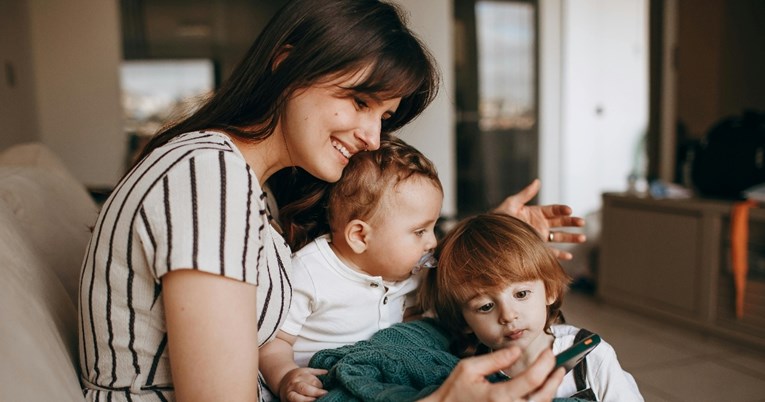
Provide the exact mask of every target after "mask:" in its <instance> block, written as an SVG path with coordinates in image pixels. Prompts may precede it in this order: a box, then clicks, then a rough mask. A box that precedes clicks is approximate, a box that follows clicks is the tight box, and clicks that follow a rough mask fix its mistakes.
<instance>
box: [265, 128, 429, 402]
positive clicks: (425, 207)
mask: <svg viewBox="0 0 765 402" xmlns="http://www.w3.org/2000/svg"><path fill="white" fill-rule="evenodd" d="M329 191H330V192H329V198H328V205H327V208H328V209H327V213H328V221H329V226H330V234H329V235H327V236H322V237H319V238H317V239H315V240H314V241H313V242H311V243H309V244H308V245H306V246H305V247H303V248H302V249H300V250H299V251H298V252H296V253H295V255H294V256H293V260H292V265H293V276H292V278H293V279H292V288H293V298H292V304H291V307H290V310H289V314H288V316H287V319H286V321H285V323H284V325H283V326H282V328H281V330H280V331H279V333H278V334H277V336H276V339H274V340H273V341H271V342H269V343H268V344H266V345H265V346H263V347H262V348H261V349H260V363H259V364H260V368H261V374H262V375H263V378H264V379H265V382H266V384H267V385H268V387H269V389H270V390H271V391H272V392H273V393H274V394H277V395H278V396H279V398H280V399H281V400H312V399H313V398H318V397H320V396H322V395H324V394H325V393H326V391H325V390H324V389H322V386H321V381H319V379H318V378H317V375H320V374H323V373H324V372H325V371H324V370H318V369H312V368H308V367H306V366H307V365H308V361H309V360H310V358H311V356H313V354H314V353H316V352H318V351H319V350H322V349H331V348H337V347H340V346H343V345H350V344H353V343H355V342H357V341H361V340H366V339H369V338H370V337H371V336H372V335H373V334H374V333H375V332H377V331H378V330H381V329H384V328H388V327H390V326H391V325H393V324H396V323H399V322H402V321H403V319H404V316H405V313H406V310H407V308H408V307H413V304H414V303H413V301H414V295H413V292H414V291H415V290H416V289H417V287H418V285H419V282H420V277H421V275H416V274H414V273H413V272H414V271H417V270H418V268H419V267H421V266H422V265H423V264H426V263H427V258H428V257H429V256H430V255H431V254H430V253H431V251H432V249H433V248H435V246H436V237H435V234H434V227H435V224H436V221H437V220H438V217H439V215H440V212H441V204H442V201H443V190H442V187H441V182H440V180H439V178H438V174H437V173H436V169H435V167H434V166H433V164H432V162H431V161H429V160H428V159H427V158H425V156H424V155H422V154H421V153H420V152H419V151H417V150H416V149H415V148H413V147H412V146H410V145H408V144H406V143H405V142H404V141H402V140H400V139H397V138H390V139H387V140H383V141H382V142H381V144H380V148H379V149H378V150H376V151H372V152H364V153H361V154H358V155H356V156H354V157H353V158H351V160H350V163H349V164H348V166H347V167H346V168H345V171H344V173H343V176H342V178H341V179H340V181H338V182H337V183H335V184H334V185H333V186H332V187H331V189H330V190H329ZM306 398H307V399H306Z"/></svg>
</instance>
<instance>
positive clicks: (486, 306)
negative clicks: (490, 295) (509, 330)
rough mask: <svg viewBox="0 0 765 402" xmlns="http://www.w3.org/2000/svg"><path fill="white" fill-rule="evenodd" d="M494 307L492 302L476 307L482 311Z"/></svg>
mask: <svg viewBox="0 0 765 402" xmlns="http://www.w3.org/2000/svg"><path fill="white" fill-rule="evenodd" d="M493 309H494V303H486V304H484V305H483V306H481V307H478V311H480V312H482V313H488V312H489V311H491V310H493Z"/></svg>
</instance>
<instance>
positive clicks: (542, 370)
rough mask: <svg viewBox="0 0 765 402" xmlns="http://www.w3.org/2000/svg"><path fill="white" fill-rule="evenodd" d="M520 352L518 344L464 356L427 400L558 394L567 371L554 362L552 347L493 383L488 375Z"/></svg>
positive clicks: (538, 399)
mask: <svg viewBox="0 0 765 402" xmlns="http://www.w3.org/2000/svg"><path fill="white" fill-rule="evenodd" d="M520 355H521V351H520V349H519V348H517V347H512V348H509V349H500V350H498V351H495V352H492V353H489V354H486V355H481V356H476V357H469V358H467V359H463V360H462V361H460V363H459V364H457V367H455V368H454V371H452V373H451V375H449V377H448V378H447V379H446V381H445V382H444V383H443V384H442V385H441V387H439V388H438V390H436V392H434V393H433V394H431V395H429V396H428V397H427V398H425V399H423V400H422V401H421V402H428V401H440V402H446V401H448V402H451V401H516V402H530V401H533V402H545V401H551V400H552V398H553V397H554V396H555V391H556V390H557V389H558V386H559V385H560V382H561V381H562V380H563V375H564V374H565V372H564V370H563V369H557V370H555V371H554V372H553V373H552V374H550V371H551V370H552V369H553V366H554V365H555V359H554V358H553V354H552V351H550V350H545V351H544V352H543V353H542V354H540V355H539V357H538V358H537V360H536V361H535V362H534V363H533V364H532V365H530V366H529V367H527V368H526V370H525V371H524V372H523V373H521V374H520V375H517V376H515V377H513V378H512V379H511V380H509V381H505V382H500V383H494V384H492V383H490V382H489V381H487V380H486V376H487V375H489V374H492V373H496V372H497V371H499V370H500V369H502V368H503V367H507V366H510V365H512V363H513V362H515V361H516V360H517V359H518V358H519V357H520Z"/></svg>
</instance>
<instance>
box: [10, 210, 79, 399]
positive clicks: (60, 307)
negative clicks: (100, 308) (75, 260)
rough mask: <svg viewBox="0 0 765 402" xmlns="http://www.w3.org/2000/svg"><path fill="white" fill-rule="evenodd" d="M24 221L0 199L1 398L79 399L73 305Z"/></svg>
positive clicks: (74, 310) (74, 311)
mask: <svg viewBox="0 0 765 402" xmlns="http://www.w3.org/2000/svg"><path fill="white" fill-rule="evenodd" d="M58 210H59V211H65V208H59V209H58ZM23 225H25V223H24V222H21V221H20V220H19V219H17V217H16V214H15V212H14V211H13V210H11V208H9V207H8V206H7V205H2V204H1V203H0V228H1V229H0V317H2V320H0V340H2V341H0V361H2V364H0V400H2V401H67V402H68V401H79V402H81V401H83V400H84V398H83V394H82V390H81V388H80V386H79V380H78V374H77V369H76V366H75V363H74V362H76V361H77V359H76V356H77V320H76V309H75V306H74V304H73V303H72V300H71V299H70V296H69V295H68V294H67V292H66V291H65V289H64V287H63V285H62V284H61V282H60V281H59V279H58V277H56V276H55V275H51V274H50V270H49V269H48V267H47V266H46V263H45V262H44V261H42V259H40V258H38V254H39V252H38V251H37V250H36V249H35V248H34V247H32V246H31V244H30V241H29V238H28V236H27V233H25V231H24V230H23V228H22V226H23Z"/></svg>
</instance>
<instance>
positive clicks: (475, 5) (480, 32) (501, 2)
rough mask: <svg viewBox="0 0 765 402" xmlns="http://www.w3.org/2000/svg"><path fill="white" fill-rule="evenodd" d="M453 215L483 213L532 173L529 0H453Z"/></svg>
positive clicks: (534, 82)
mask: <svg viewBox="0 0 765 402" xmlns="http://www.w3.org/2000/svg"><path fill="white" fill-rule="evenodd" d="M454 12H455V15H454V19H455V75H456V104H457V133H456V134H457V209H458V211H459V214H460V215H463V216H464V215H468V214H472V213H476V212H481V211H486V210H487V209H489V208H492V207H494V206H496V205H498V204H499V203H500V202H501V201H502V200H503V199H504V198H505V197H506V196H507V195H509V194H514V193H516V192H517V191H519V190H521V189H522V188H523V187H525V186H526V185H527V184H529V183H530V182H531V180H533V179H534V178H535V177H537V174H538V156H537V155H538V147H539V145H538V144H539V134H538V124H537V121H538V86H539V84H538V74H537V71H538V67H537V66H538V57H537V55H538V44H537V37H538V29H537V26H538V18H537V2H536V1H528V0H527V1H523V0H456V1H455V6H454Z"/></svg>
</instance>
